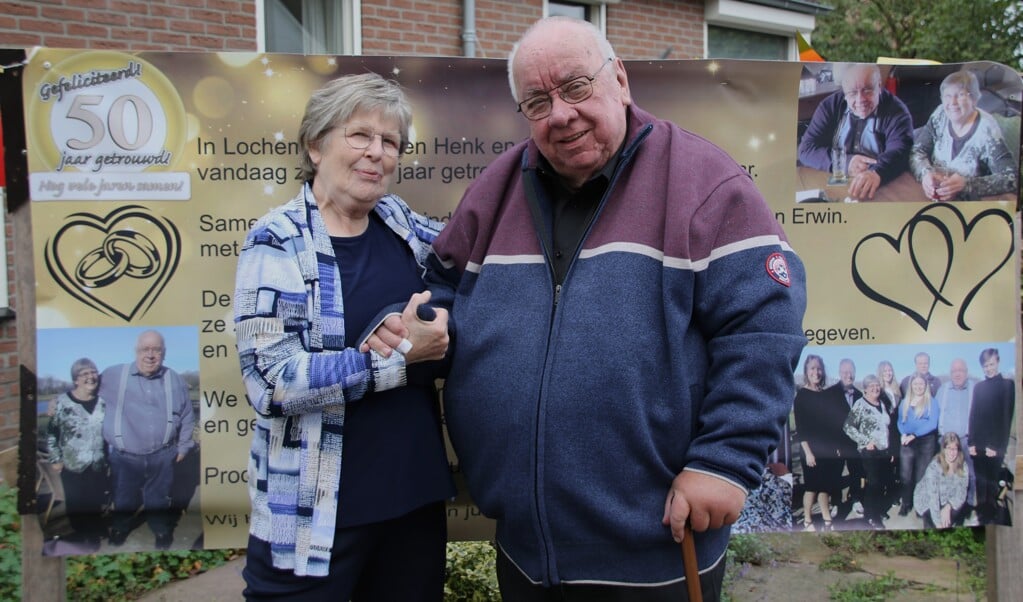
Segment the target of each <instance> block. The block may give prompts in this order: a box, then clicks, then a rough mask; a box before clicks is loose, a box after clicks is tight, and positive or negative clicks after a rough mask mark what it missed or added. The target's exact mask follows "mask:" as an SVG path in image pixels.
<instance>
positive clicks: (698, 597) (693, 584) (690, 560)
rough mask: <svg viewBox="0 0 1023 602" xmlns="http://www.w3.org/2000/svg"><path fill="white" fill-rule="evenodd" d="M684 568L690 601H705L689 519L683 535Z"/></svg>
mask: <svg viewBox="0 0 1023 602" xmlns="http://www.w3.org/2000/svg"><path fill="white" fill-rule="evenodd" d="M682 568H683V569H684V570H685V574H686V590H687V591H688V592H689V602H703V593H702V592H701V591H700V565H699V563H698V561H697V560H696V541H695V539H694V537H693V528H692V527H690V526H689V521H688V520H687V521H686V524H685V530H684V532H683V535H682Z"/></svg>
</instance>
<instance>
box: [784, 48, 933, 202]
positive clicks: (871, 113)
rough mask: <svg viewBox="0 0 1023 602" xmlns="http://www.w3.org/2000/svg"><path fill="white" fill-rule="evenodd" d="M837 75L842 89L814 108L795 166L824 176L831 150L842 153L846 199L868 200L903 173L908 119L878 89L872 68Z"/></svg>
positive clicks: (857, 66) (854, 66)
mask: <svg viewBox="0 0 1023 602" xmlns="http://www.w3.org/2000/svg"><path fill="white" fill-rule="evenodd" d="M839 69H840V71H841V75H840V81H841V85H842V88H841V89H840V90H836V91H835V92H834V93H833V94H832V95H831V96H828V97H827V98H825V99H824V100H823V101H821V103H820V104H819V105H817V109H816V110H815V111H814V113H813V117H812V118H811V119H810V125H809V126H808V127H807V129H806V132H805V133H804V134H803V138H802V140H801V141H800V142H799V162H800V163H802V164H803V165H806V166H807V167H812V168H814V169H819V170H822V171H830V170H831V168H832V165H831V156H832V155H831V150H832V149H834V148H842V149H845V151H846V153H845V154H846V157H847V161H848V165H847V166H846V167H847V172H848V174H849V176H850V178H851V179H850V181H849V196H850V197H852V198H854V199H872V198H874V193H875V192H877V189H878V187H880V186H881V185H882V184H885V183H887V182H889V181H891V180H892V179H893V178H895V177H896V176H898V175H899V174H901V173H902V172H904V171H906V170H907V169H908V168H909V153H910V151H911V150H912V148H913V119H912V117H911V116H910V114H909V109H907V108H906V105H905V104H904V103H903V102H902V101H901V100H899V99H898V98H897V97H895V96H894V95H893V94H891V93H889V92H888V91H887V90H885V89H884V88H883V87H882V86H881V70H880V69H879V68H878V66H877V65H874V64H858V63H857V64H849V65H845V66H844V67H843V66H842V65H839Z"/></svg>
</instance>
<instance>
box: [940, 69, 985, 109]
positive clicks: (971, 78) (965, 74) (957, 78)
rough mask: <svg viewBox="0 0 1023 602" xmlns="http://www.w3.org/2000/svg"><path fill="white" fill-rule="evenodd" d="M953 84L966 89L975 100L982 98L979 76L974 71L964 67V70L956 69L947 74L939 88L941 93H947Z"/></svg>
mask: <svg viewBox="0 0 1023 602" xmlns="http://www.w3.org/2000/svg"><path fill="white" fill-rule="evenodd" d="M952 86H959V87H960V88H962V89H963V90H966V91H967V92H968V93H969V95H970V98H972V99H973V102H977V101H978V100H980V82H978V81H977V76H976V75H974V73H973V72H972V71H967V70H965V69H963V70H962V71H954V72H952V73H949V74H948V75H946V76H945V79H943V80H941V86H940V87H939V90H940V91H941V94H942V95H944V94H945V89H946V88H951V87H952Z"/></svg>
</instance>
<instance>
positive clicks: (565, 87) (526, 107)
mask: <svg viewBox="0 0 1023 602" xmlns="http://www.w3.org/2000/svg"><path fill="white" fill-rule="evenodd" d="M613 60H614V57H608V59H607V60H606V61H604V62H603V63H602V64H601V65H600V68H599V69H597V70H596V71H594V72H593V75H591V76H586V75H582V76H579V77H577V78H575V79H571V80H568V81H567V82H565V83H563V84H561V85H560V86H555V87H553V88H551V89H550V90H547V91H546V92H542V93H540V94H536V95H533V96H531V97H529V98H527V99H526V100H523V101H522V102H520V103H519V113H522V114H523V115H524V116H525V117H526V119H528V120H530V121H536V120H538V119H543V118H545V117H547V116H548V115H550V114H551V110H552V109H553V108H554V99H553V98H552V97H551V94H553V93H554V92H557V93H558V96H559V97H560V98H561V100H563V101H565V102H567V103H568V104H570V105H574V104H579V103H580V102H582V101H584V100H586V99H587V98H589V97H590V96H591V95H592V94H593V80H595V79H597V75H598V74H599V73H600V72H601V71H602V70H603V69H604V67H605V66H606V65H607V64H608V63H610V62H611V61H613Z"/></svg>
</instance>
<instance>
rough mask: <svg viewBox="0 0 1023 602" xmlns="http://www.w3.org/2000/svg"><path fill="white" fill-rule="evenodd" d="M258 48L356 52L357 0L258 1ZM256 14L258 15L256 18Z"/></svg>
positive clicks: (358, 48) (359, 48)
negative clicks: (260, 32)
mask: <svg viewBox="0 0 1023 602" xmlns="http://www.w3.org/2000/svg"><path fill="white" fill-rule="evenodd" d="M259 8H261V9H262V10H261V11H259V12H258V13H257V21H261V22H262V30H263V34H264V35H263V37H262V39H261V42H263V44H262V48H260V50H261V51H265V52H294V53H301V54H359V53H361V52H362V40H361V39H360V37H359V30H360V27H359V25H358V23H357V22H358V21H359V20H360V17H359V3H358V0H340V1H334V0H262V2H259V3H258V4H257V10H258V9H259ZM260 17H262V18H261V19H260Z"/></svg>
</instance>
